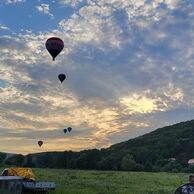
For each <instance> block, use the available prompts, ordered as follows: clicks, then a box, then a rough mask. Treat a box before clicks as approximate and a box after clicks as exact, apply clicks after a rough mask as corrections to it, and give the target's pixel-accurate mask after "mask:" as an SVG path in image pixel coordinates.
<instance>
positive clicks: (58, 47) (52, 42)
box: [45, 37, 64, 61]
mask: <svg viewBox="0 0 194 194" xmlns="http://www.w3.org/2000/svg"><path fill="white" fill-rule="evenodd" d="M45 45H46V49H47V50H48V52H49V53H50V55H51V56H52V58H53V61H54V60H55V57H56V56H57V55H58V54H59V53H60V52H61V51H62V50H63V48H64V43H63V41H62V40H61V39H60V38H58V37H52V38H49V39H48V40H47V41H46V44H45Z"/></svg>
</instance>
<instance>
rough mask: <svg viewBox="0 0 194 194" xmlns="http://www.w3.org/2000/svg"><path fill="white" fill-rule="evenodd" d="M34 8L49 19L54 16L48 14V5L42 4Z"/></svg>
mask: <svg viewBox="0 0 194 194" xmlns="http://www.w3.org/2000/svg"><path fill="white" fill-rule="evenodd" d="M36 8H37V9H38V11H39V12H42V13H44V14H47V15H49V16H50V17H51V18H53V17H54V15H53V14H51V13H50V5H49V4H45V3H42V4H40V5H39V6H36Z"/></svg>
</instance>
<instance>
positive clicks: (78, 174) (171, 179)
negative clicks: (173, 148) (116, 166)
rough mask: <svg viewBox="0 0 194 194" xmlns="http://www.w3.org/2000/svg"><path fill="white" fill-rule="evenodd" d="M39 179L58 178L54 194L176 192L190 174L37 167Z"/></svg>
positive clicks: (156, 193) (158, 193)
mask: <svg viewBox="0 0 194 194" xmlns="http://www.w3.org/2000/svg"><path fill="white" fill-rule="evenodd" d="M33 171H34V173H35V175H36V178H37V179H39V180H47V181H55V182H56V191H53V192H50V194H173V192H174V191H175V189H176V188H177V187H178V186H179V185H181V184H183V183H186V182H187V181H188V176H189V175H188V174H178V173H177V174H175V173H174V174H173V173H142V172H117V171H81V170H56V169H34V170H33Z"/></svg>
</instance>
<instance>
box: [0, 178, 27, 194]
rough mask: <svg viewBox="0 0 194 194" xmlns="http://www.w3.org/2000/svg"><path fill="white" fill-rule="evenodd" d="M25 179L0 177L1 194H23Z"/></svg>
mask: <svg viewBox="0 0 194 194" xmlns="http://www.w3.org/2000/svg"><path fill="white" fill-rule="evenodd" d="M22 182H23V178H22V177H19V176H0V193H1V194H22Z"/></svg>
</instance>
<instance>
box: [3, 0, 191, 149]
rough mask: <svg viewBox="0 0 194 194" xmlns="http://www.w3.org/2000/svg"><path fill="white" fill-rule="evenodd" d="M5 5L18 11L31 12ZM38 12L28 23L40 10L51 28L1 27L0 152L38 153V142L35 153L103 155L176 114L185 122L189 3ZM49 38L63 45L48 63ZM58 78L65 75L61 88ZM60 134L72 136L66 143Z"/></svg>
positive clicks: (122, 3)
mask: <svg viewBox="0 0 194 194" xmlns="http://www.w3.org/2000/svg"><path fill="white" fill-rule="evenodd" d="M4 2H5V5H6V6H7V3H9V6H17V5H18V4H17V3H19V6H24V8H25V6H26V5H28V3H30V2H28V1H21V0H20V1H4ZM22 2H23V3H22ZM31 3H32V2H31ZM41 5H42V6H41V7H40V2H39V1H37V2H36V5H34V7H33V8H34V13H33V14H32V17H34V16H35V13H37V11H38V10H39V11H40V12H42V13H44V14H46V15H47V16H52V20H51V17H46V16H45V18H47V19H48V23H52V22H56V23H57V24H58V26H57V28H56V27H53V28H52V29H50V30H47V31H35V30H34V29H33V26H32V29H22V30H21V31H20V32H19V33H14V29H10V27H9V25H6V22H3V24H0V30H2V31H3V33H4V34H3V35H0V53H1V58H0V78H1V79H0V127H1V129H0V132H1V133H0V147H1V148H2V150H1V151H9V152H22V153H27V152H29V150H30V152H39V151H40V150H39V149H38V147H37V145H36V142H37V140H38V139H42V140H44V141H45V144H44V146H43V148H42V151H51V150H70V149H73V150H80V149H88V148H95V147H97V148H101V147H107V146H110V145H111V144H112V143H116V142H119V141H124V140H127V139H129V138H131V137H134V136H136V135H140V134H142V133H146V132H148V131H150V130H152V129H155V128H156V127H159V126H163V124H164V120H165V122H166V124H168V123H173V122H175V121H182V120H178V119H176V111H177V112H181V113H182V115H183V114H184V113H185V112H184V111H185V110H187V109H190V111H191V114H190V117H189V118H188V119H190V118H192V115H193V114H192V113H193V112H194V101H193V94H194V90H193V87H192V85H193V82H194V80H193V74H194V68H193V62H194V61H193V53H194V50H193V38H194V37H193V33H192V31H193V26H194V25H193V19H194V18H193V17H194V16H193V14H192V11H193V9H192V8H194V4H193V3H192V2H190V1H185V3H183V2H180V1H175V0H156V1H144V0H137V1H128V0H110V1H104V0H95V1H91V0H79V1H68V0H59V1H56V2H52V3H51V4H41ZM5 8H6V7H5ZM37 9H38V10H37ZM60 9H64V13H65V12H68V11H69V9H70V10H74V11H73V12H72V14H71V15H70V16H69V17H67V16H66V15H65V16H61V15H57V12H56V10H60ZM50 10H51V11H52V13H51V12H50ZM52 14H53V15H52ZM12 19H14V18H12ZM2 21H3V19H2ZM36 25H38V23H37V24H36ZM45 25H46V24H45ZM5 31H8V32H9V33H8V34H6V35H5ZM10 33H11V34H10ZM51 36H58V37H60V38H62V39H63V41H64V43H65V48H64V50H63V51H62V53H61V54H60V55H59V56H58V57H57V59H56V61H55V62H53V61H52V59H51V57H50V56H49V54H48V52H47V51H46V49H45V41H46V39H47V38H49V37H51ZM59 73H65V74H66V75H67V79H66V80H65V81H64V83H63V84H61V83H60V82H59V81H58V79H57V75H58V74H59ZM183 110H184V111H183ZM173 111H174V112H173ZM171 112H172V113H171ZM170 113H171V114H170ZM181 113H180V114H181ZM169 114H170V116H166V117H165V115H169ZM166 118H167V119H166ZM68 126H72V128H73V132H72V133H71V134H69V135H68V136H65V135H64V134H63V129H64V128H65V127H68ZM21 140H22V141H21ZM16 143H17V145H18V147H17V148H15V147H14V145H15V144H16Z"/></svg>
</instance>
